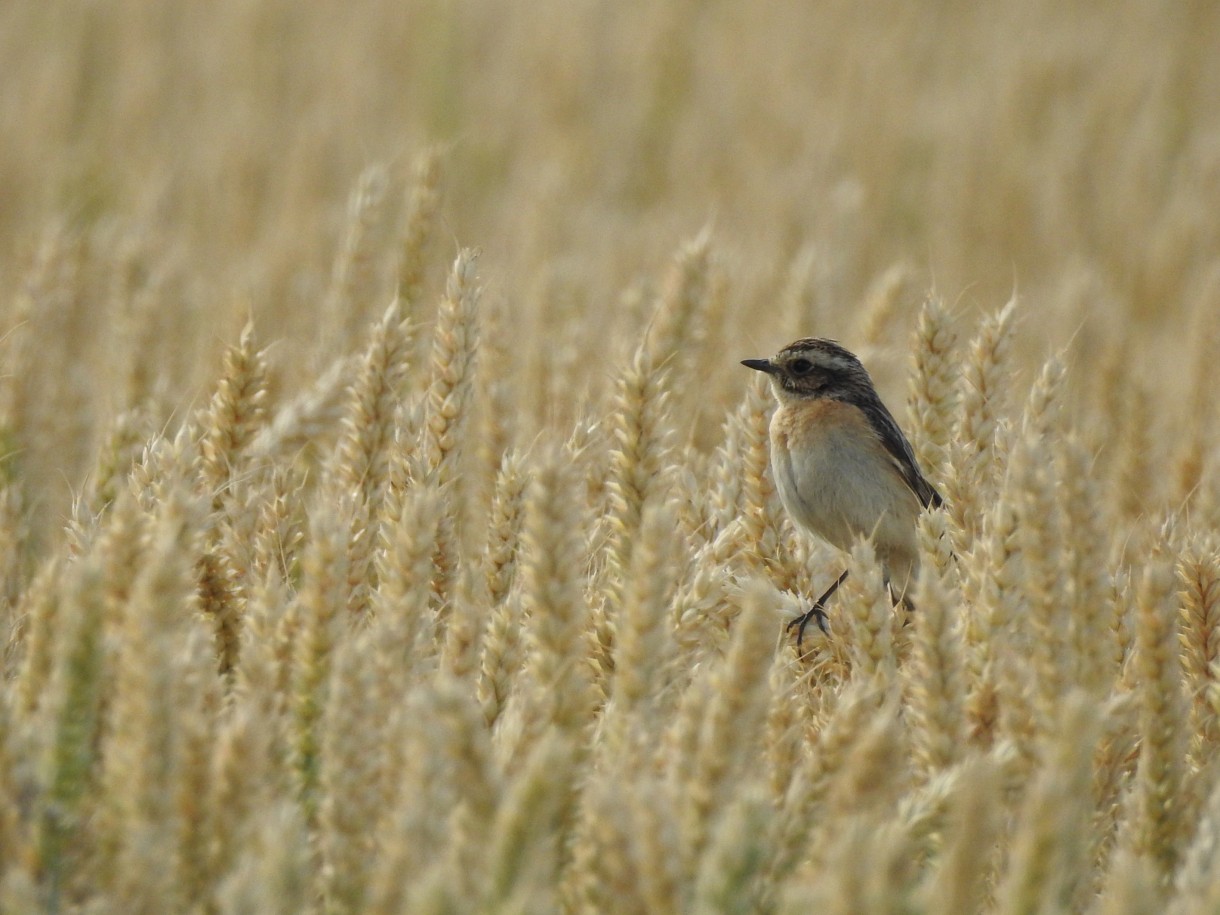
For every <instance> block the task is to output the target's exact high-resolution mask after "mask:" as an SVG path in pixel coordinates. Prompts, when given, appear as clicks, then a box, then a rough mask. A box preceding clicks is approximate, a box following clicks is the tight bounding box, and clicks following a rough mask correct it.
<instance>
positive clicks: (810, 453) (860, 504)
mask: <svg viewBox="0 0 1220 915" xmlns="http://www.w3.org/2000/svg"><path fill="white" fill-rule="evenodd" d="M854 431H855V430H851V429H848V430H833V429H832V430H827V431H825V432H819V433H817V434H815V435H806V436H805V437H804V440H803V441H802V445H801V447H800V448H799V449H795V450H796V453H793V452H792V451H789V450H788V449H785V448H781V447H779V446H778V443H777V442H776V441H775V440H774V438H773V440H772V447H771V466H772V470H773V472H774V475H775V484H776V489H777V490H778V492H779V496H780V499H781V501H782V502H783V503H784V508H785V509H786V510H787V511H788V513H789V514H790V515H791V516H792V518H793V520H795V521H796V522H797V523H798V524H800V525H801V526H803V527H805V528H807V529H808V530H810V531H812V532H813V533H815V534H817V535H818V536H819V537H821V538H822V539H824V540H826V541H827V542H828V543H830V544H831V545H833V546H836V547H838V548H839V549H842V550H848V549H850V548H851V544H852V541H853V540H854V539H855V538H856V537H857V536H859V535H864V536H866V537H871V538H872V539H873V541H874V543H875V544H876V546H877V551H878V555H879V557H880V558H882V560H883V561H885V559H884V557H885V555H887V554H891V553H893V552H896V551H897V552H910V553H911V554H914V552H915V548H916V547H915V517H916V515H917V513H918V508H919V506H918V501H917V500H916V498H915V495H914V493H912V492H911V491H910V489H909V488H908V487H907V486H906V484H905V483H903V481H902V480H901V478H900V477H899V476H898V475H897V474H896V473H895V471H894V469H893V467H892V466H890V459H889V457H888V455H886V454H885V453H884V451H883V450H882V449H881V448H880V447H879V446H876V444H875V443H871V442H867V441H864V442H862V441H861V439H860V437H859V436H858V435H856V434H853V433H854ZM870 445H872V446H873V447H870Z"/></svg>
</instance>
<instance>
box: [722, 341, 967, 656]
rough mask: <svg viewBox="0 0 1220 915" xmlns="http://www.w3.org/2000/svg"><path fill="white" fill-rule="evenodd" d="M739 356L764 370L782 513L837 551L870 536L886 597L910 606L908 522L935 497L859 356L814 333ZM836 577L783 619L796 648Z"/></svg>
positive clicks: (912, 568)
mask: <svg viewBox="0 0 1220 915" xmlns="http://www.w3.org/2000/svg"><path fill="white" fill-rule="evenodd" d="M741 364H742V365H744V366H746V367H747V368H751V369H754V370H756V371H759V372H764V373H766V374H767V375H768V376H769V377H770V379H771V387H772V390H773V392H774V394H775V399H776V400H777V401H778V404H779V406H778V408H777V409H776V410H775V412H774V413H773V414H772V416H771V426H770V438H771V472H772V475H773V476H774V479H775V488H776V490H777V491H778V493H779V497H780V501H781V502H782V503H783V506H784V509H785V511H786V512H787V513H788V515H789V517H791V518H792V520H793V521H794V522H796V524H797V525H798V526H799V527H801V528H803V529H805V530H806V531H809V532H811V533H813V534H815V535H816V536H818V537H820V538H821V539H822V540H824V541H826V542H827V543H829V544H830V545H832V546H834V547H837V548H838V549H840V550H844V551H847V550H850V549H851V545H852V541H853V540H854V539H855V538H857V537H860V536H864V537H868V538H870V539H871V540H872V543H873V547H874V550H875V552H876V556H877V559H878V561H879V562H880V564H881V567H882V573H883V575H884V576H885V581H886V584H887V585H888V587H889V589H890V595H891V597H892V598H893V600H894V602H895V604H897V603H898V602H899V601H900V600H901V601H903V602H904V604H905V605H906V606H908V607H910V606H911V602H910V600H909V598H907V597H906V589H907V587H908V585H909V584H910V583H911V582H913V581H914V577H915V575H916V573H917V572H918V570H919V546H918V540H917V537H916V521H917V519H918V517H919V514H920V512H922V511H924V510H925V509H929V508H937V507H939V506H940V505H941V504H943V500H942V499H941V495H940V493H939V492H937V491H936V487H934V486H933V485H932V484H931V483H929V482H928V478H927V477H926V476H924V474H923V471H922V470H921V469H920V467H919V462H918V461H917V460H916V459H915V452H914V451H913V450H912V449H911V443H910V442H909V441H907V437H906V436H905V435H903V433H902V429H901V428H899V426H898V423H897V422H896V421H895V420H894V417H893V414H891V413H890V411H889V410H888V409H887V408H886V406H885V404H884V403H882V402H881V398H880V396H879V395H878V394H877V389H876V387H875V386H874V384H873V379H872V377H871V376H870V375H869V373H868V370H867V369H866V368H865V367H864V364H863V363H862V362H861V361H860V360H859V358H858V357H857V356H856V355H855V354H854V353H852V352H850V351H849V350H847V349H845V348H844V347H842V346H840V345H839V344H838V343H837V342H836V341H834V340H829V339H824V338H820V337H805V338H803V339H800V340H797V341H796V342H794V343H789V344H788V345H787V346H785V347H784V348H783V349H781V350H780V351H779V352H778V353H776V354H775V355H774V356H772V357H771V358H770V359H744V360H742V363H741ZM846 579H847V572H843V574H842V575H840V576H839V577H838V579H836V580H835V582H834V584H832V585H831V586H830V587H829V588H828V589H827V590H826V592H825V593H824V594H823V595H822V596H821V597H819V598H818V599H817V601H815V602H814V605H813V607H812V608H811V609H810V610H809V612H808V613H805V614H802V615H801V616H798V617H797V618H796V619H794V620H792V622H790V623H789V624H788V628H789V629H791V628H792V627H794V626H796V627H798V628H797V649H798V651H799V650H800V647H801V641H802V639H803V638H804V635H805V627H806V626H808V625H809V622H810V620H812V619H816V620H817V622H818V625H819V627H821V629H822V630H823V631H825V630H826V613H825V603H826V601H827V600H829V599H830V597H831V596H832V595H833V594H834V593H835V591H837V590H838V588H839V586H840V585H841V584H843V582H844V581H845V580H846Z"/></svg>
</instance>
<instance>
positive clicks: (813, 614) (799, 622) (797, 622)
mask: <svg viewBox="0 0 1220 915" xmlns="http://www.w3.org/2000/svg"><path fill="white" fill-rule="evenodd" d="M810 620H817V621H818V628H819V629H821V630H822V632H824V633H826V634H827V635H830V630H828V629H827V628H826V620H827V616H826V611H825V610H823V609H822V605H821V604H814V605H813V606H812V607H810V608H809V611H808V612H807V613H802V614H801V615H800V616H798V617H797V618H796V619H794V620H791V621H789V623H788V625H787V626H785V627H784V631H785V632H791V631H792V627H793V626H796V627H797V630H796V650H797V651H798V652H799V651H800V650H801V643H802V642H804V640H805V627H806V626H808V625H809V621H810Z"/></svg>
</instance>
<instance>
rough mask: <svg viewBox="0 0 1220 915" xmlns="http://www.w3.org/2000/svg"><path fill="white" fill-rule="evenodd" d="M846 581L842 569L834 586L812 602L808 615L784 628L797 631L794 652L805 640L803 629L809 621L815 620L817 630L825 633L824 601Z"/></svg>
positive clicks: (844, 571) (845, 574)
mask: <svg viewBox="0 0 1220 915" xmlns="http://www.w3.org/2000/svg"><path fill="white" fill-rule="evenodd" d="M846 580H847V570H846V569H844V570H843V574H842V575H840V576H839V577H838V578H836V579H835V581H834V584H832V585H831V586H830V587H829V588H827V589H826V592H825V593H824V594H823V595H822V596H821V597H819V598H818V599H817V600H816V601H814V602H813V606H812V607H810V608H809V612H808V613H804V614H802V615H801V616H798V617H797V618H796V619H794V620H792V622H790V623H789V624H788V625H787V626H785V627H784V628H785V630H789V629H791V628H792V627H793V626H796V627H797V629H796V650H797V651H798V652H799V651H800V650H801V642H802V641H804V639H805V627H806V626H808V625H809V621H810V620H817V621H818V628H819V629H821V630H822V631H823V632H826V610H825V609H824V608H825V606H826V601H828V600H830V598H831V597H832V596H833V595H834V593H835V592H836V591H838V590H839V585H841V584H843V582H845V581H846Z"/></svg>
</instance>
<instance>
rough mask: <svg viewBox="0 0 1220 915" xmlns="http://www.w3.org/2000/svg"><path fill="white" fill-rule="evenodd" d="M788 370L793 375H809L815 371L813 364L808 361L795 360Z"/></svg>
mask: <svg viewBox="0 0 1220 915" xmlns="http://www.w3.org/2000/svg"><path fill="white" fill-rule="evenodd" d="M788 368H789V369H791V371H792V374H793V375H808V374H809V373H810V372H811V371H812V370H813V363H812V362H810V361H809V360H808V359H793V360H792V362H791V363H789V365H788Z"/></svg>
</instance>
